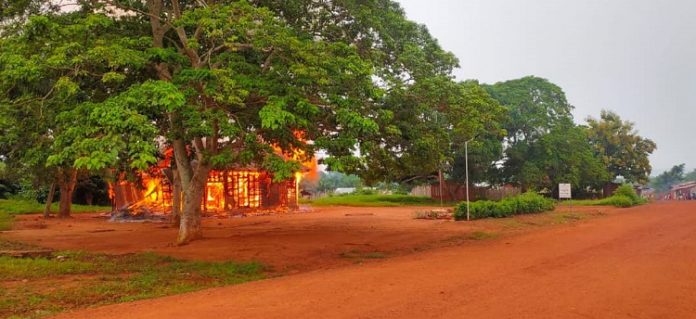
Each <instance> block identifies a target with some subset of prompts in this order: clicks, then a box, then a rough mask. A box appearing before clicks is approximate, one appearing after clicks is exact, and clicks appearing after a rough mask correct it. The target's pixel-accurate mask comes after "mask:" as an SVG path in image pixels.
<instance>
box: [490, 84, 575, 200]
mask: <svg viewBox="0 0 696 319" xmlns="http://www.w3.org/2000/svg"><path fill="white" fill-rule="evenodd" d="M485 88H486V90H487V91H488V92H489V93H490V95H491V96H492V97H493V98H494V99H496V100H497V101H498V102H500V104H502V105H503V106H504V107H505V108H506V111H507V120H506V121H505V123H504V126H503V127H504V128H505V130H506V132H507V136H506V138H505V151H504V158H503V160H502V169H501V171H500V181H501V182H510V183H516V184H518V185H520V186H522V188H523V189H526V188H528V187H538V186H541V185H545V186H549V185H550V184H549V183H548V182H547V181H543V180H542V178H544V177H545V176H549V175H552V174H555V173H554V172H551V171H547V170H546V169H550V168H551V167H553V166H554V165H535V164H534V163H533V162H532V161H534V160H538V158H537V157H538V156H541V155H544V158H548V157H549V156H551V157H554V158H557V159H560V158H562V157H563V156H561V155H560V153H559V152H561V151H563V150H560V149H554V148H546V149H547V151H549V152H551V154H548V156H547V155H546V154H541V153H535V152H536V151H537V150H538V149H539V148H540V147H541V145H542V144H544V143H545V142H544V141H542V138H544V137H545V136H547V135H548V134H550V133H551V132H552V131H554V130H556V134H555V135H556V136H558V133H560V132H561V131H559V129H565V128H572V127H574V124H573V116H572V113H571V111H572V109H573V106H572V105H570V103H568V101H567V99H566V96H565V93H564V92H563V90H562V89H561V88H560V87H559V86H557V85H555V84H553V83H551V82H549V81H548V80H546V79H543V78H539V77H534V76H528V77H524V78H521V79H516V80H510V81H505V82H499V83H496V84H493V85H486V86H485ZM552 138H553V136H551V137H547V139H552ZM547 142H548V141H547ZM559 164H562V163H559Z"/></svg>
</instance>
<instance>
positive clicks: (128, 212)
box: [109, 201, 171, 223]
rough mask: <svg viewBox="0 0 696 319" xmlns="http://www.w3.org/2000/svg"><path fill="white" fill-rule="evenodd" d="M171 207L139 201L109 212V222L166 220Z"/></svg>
mask: <svg viewBox="0 0 696 319" xmlns="http://www.w3.org/2000/svg"><path fill="white" fill-rule="evenodd" d="M170 210H171V208H167V207H165V206H159V205H152V204H151V203H147V202H146V201H140V202H137V203H134V204H131V205H128V206H126V207H122V208H120V209H116V210H114V211H113V212H111V217H110V218H109V221H110V222H120V223H138V222H141V223H142V222H167V221H169V217H168V216H169V213H170Z"/></svg>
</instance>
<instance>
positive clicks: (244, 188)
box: [109, 154, 316, 215]
mask: <svg viewBox="0 0 696 319" xmlns="http://www.w3.org/2000/svg"><path fill="white" fill-rule="evenodd" d="M170 162H171V154H169V156H166V158H165V160H163V161H161V162H160V163H159V164H158V165H157V166H155V167H152V168H150V169H149V170H148V171H147V172H144V173H141V174H140V176H139V178H138V181H135V182H133V181H126V180H123V179H122V180H121V181H119V182H116V183H112V184H110V186H109V187H110V195H111V198H112V206H113V210H114V211H115V212H116V211H122V212H123V211H126V212H128V213H129V214H131V215H139V214H150V213H155V214H168V213H170V212H171V209H172V204H173V200H174V196H173V185H172V184H173V183H172V181H173V175H172V170H171V168H170ZM304 168H305V169H304V170H305V171H304V172H298V173H296V174H295V177H294V178H292V179H288V180H285V181H280V182H278V181H274V180H273V175H272V174H271V173H270V172H267V171H265V170H262V169H258V168H253V167H246V168H234V169H228V170H213V171H210V173H209V174H208V181H207V183H206V186H205V189H204V196H203V200H202V201H201V208H202V211H203V213H204V214H208V215H225V214H239V213H246V212H251V211H258V210H285V209H287V210H294V209H297V208H298V207H299V193H300V189H299V187H300V182H301V180H302V179H303V178H304V177H305V176H307V177H308V178H312V177H313V176H314V175H316V172H314V170H316V160H315V159H312V160H311V161H310V162H308V163H305V166H304Z"/></svg>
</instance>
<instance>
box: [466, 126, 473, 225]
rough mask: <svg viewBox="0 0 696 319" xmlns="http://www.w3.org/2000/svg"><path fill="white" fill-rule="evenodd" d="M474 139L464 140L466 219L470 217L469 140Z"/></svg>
mask: <svg viewBox="0 0 696 319" xmlns="http://www.w3.org/2000/svg"><path fill="white" fill-rule="evenodd" d="M473 140H474V139H473V138H472V139H470V140H468V141H466V142H464V168H465V170H466V220H467V221H469V220H470V219H471V217H470V215H469V142H471V141H473Z"/></svg>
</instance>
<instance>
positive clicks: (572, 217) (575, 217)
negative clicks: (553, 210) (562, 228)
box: [553, 213, 587, 224]
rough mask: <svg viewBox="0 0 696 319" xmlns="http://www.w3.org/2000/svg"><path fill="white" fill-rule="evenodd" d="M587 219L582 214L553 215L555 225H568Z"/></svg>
mask: <svg viewBox="0 0 696 319" xmlns="http://www.w3.org/2000/svg"><path fill="white" fill-rule="evenodd" d="M586 218H587V216H585V215H583V214H580V213H564V214H555V215H553V219H554V224H568V223H572V222H575V221H579V220H583V219H586Z"/></svg>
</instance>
